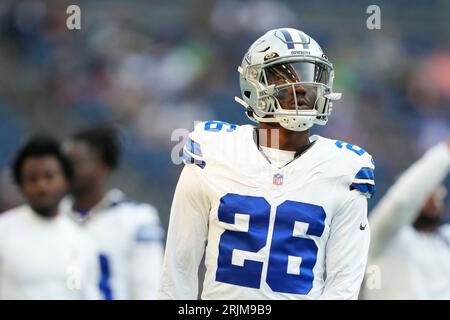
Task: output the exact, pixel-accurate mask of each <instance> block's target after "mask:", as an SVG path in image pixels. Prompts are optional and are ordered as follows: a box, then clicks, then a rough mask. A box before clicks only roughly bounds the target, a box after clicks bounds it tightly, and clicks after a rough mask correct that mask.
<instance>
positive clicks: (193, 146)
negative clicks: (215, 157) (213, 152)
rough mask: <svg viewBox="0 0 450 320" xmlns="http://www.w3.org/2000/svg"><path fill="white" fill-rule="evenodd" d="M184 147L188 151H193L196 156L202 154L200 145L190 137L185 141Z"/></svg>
mask: <svg viewBox="0 0 450 320" xmlns="http://www.w3.org/2000/svg"><path fill="white" fill-rule="evenodd" d="M186 148H187V149H188V151H189V152H190V153H193V154H195V155H197V156H202V149H201V148H200V145H199V144H198V143H197V142H195V141H194V140H192V139H191V138H189V139H188V141H187V142H186Z"/></svg>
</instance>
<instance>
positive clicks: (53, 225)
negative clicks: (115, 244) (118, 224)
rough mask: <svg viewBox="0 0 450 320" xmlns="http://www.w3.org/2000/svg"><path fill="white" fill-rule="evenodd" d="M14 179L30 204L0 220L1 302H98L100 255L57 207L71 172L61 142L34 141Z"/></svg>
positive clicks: (22, 151) (18, 164)
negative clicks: (31, 300) (71, 300)
mask: <svg viewBox="0 0 450 320" xmlns="http://www.w3.org/2000/svg"><path fill="white" fill-rule="evenodd" d="M13 173H14V179H15V182H16V183H17V185H18V186H19V187H20V190H21V191H22V193H23V195H24V198H25V199H26V202H27V204H24V205H22V206H20V207H17V208H14V209H11V210H9V211H7V212H5V213H4V214H2V215H1V216H0V299H24V300H25V299H98V298H100V292H99V291H98V288H97V282H98V275H99V273H98V264H97V252H96V251H95V250H94V248H95V247H94V244H93V242H91V240H90V239H89V237H88V236H87V235H86V234H85V233H84V232H83V231H82V230H81V229H80V228H79V227H78V226H77V225H76V224H75V223H74V222H73V221H72V220H71V219H69V218H68V217H67V216H66V215H64V214H62V213H60V210H59V203H60V201H61V199H62V198H63V196H64V194H65V193H66V191H67V189H68V183H69V180H70V179H71V177H72V171H71V168H70V165H69V162H68V160H67V159H66V158H65V156H64V155H63V154H62V153H61V151H60V148H59V145H58V142H57V141H55V140H53V139H52V138H48V137H36V138H34V139H32V140H30V141H29V142H28V143H27V144H26V145H25V146H23V147H22V148H21V149H20V150H19V151H18V153H17V156H16V159H15V160H14V164H13Z"/></svg>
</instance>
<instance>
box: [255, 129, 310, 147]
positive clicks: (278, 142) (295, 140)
mask: <svg viewBox="0 0 450 320" xmlns="http://www.w3.org/2000/svg"><path fill="white" fill-rule="evenodd" d="M258 135H259V139H258V140H259V145H260V146H263V147H268V148H274V149H280V150H285V151H297V150H299V149H300V148H303V147H305V146H307V145H309V144H310V141H309V130H306V131H301V132H298V131H292V130H287V129H285V128H283V127H281V126H279V125H274V124H271V123H262V122H261V123H260V124H259V126H258Z"/></svg>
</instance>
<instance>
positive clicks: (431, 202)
mask: <svg viewBox="0 0 450 320" xmlns="http://www.w3.org/2000/svg"><path fill="white" fill-rule="evenodd" d="M446 194H447V189H446V188H445V187H444V186H440V187H439V188H437V189H436V190H435V191H434V192H433V193H432V194H431V196H430V197H428V199H427V201H426V202H425V205H424V206H423V208H422V212H421V215H422V216H425V217H427V218H428V219H431V220H436V221H440V220H441V219H442V216H443V214H444V199H445V196H446Z"/></svg>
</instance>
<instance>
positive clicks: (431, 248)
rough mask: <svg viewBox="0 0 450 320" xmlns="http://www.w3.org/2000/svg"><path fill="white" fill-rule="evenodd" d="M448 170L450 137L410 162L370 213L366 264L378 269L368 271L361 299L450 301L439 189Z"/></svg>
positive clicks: (449, 250)
mask: <svg viewBox="0 0 450 320" xmlns="http://www.w3.org/2000/svg"><path fill="white" fill-rule="evenodd" d="M449 172H450V137H449V138H448V140H447V142H445V141H442V142H440V143H438V144H437V145H435V146H433V147H432V148H430V149H429V150H428V151H427V152H426V153H425V154H424V155H423V156H422V157H421V158H420V159H419V160H418V161H416V162H415V163H414V164H412V165H411V167H410V168H408V169H407V170H406V171H405V172H404V173H403V174H402V175H401V176H400V177H399V179H398V180H397V181H396V182H395V183H394V184H393V185H392V187H390V188H389V190H388V191H387V192H386V195H385V196H384V197H383V198H382V199H381V200H380V202H379V203H378V204H377V206H376V207H375V208H374V209H373V210H372V213H371V214H370V224H371V226H372V231H373V236H372V243H371V245H370V250H369V265H370V266H376V267H377V268H378V269H376V268H373V267H372V268H371V270H369V268H368V272H367V274H368V275H370V276H368V277H367V280H366V283H365V286H364V290H363V297H364V298H365V299H414V300H416V299H450V278H449V277H448V274H449V273H450V225H449V224H448V223H444V212H445V210H444V198H445V195H446V193H447V190H446V188H445V186H443V185H441V184H442V183H443V181H444V180H445V178H446V177H447V175H448V173H449ZM374 271H375V272H374ZM377 271H379V272H377ZM373 280H374V281H373Z"/></svg>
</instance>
